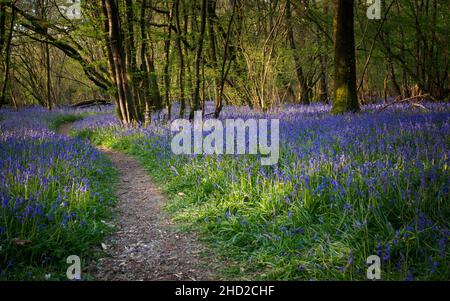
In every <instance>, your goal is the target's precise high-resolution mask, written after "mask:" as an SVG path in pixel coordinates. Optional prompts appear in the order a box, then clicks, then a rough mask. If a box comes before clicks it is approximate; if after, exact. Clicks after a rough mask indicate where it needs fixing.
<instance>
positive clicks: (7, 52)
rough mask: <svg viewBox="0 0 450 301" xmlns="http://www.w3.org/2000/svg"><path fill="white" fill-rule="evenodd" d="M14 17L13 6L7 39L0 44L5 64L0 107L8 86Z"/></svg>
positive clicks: (3, 101) (3, 12)
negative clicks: (3, 51)
mask: <svg viewBox="0 0 450 301" xmlns="http://www.w3.org/2000/svg"><path fill="white" fill-rule="evenodd" d="M5 13H6V9H5V10H4V11H2V16H3V14H5ZM15 18H16V11H15V9H14V7H12V12H11V22H10V26H9V33H8V37H7V40H6V45H1V46H2V48H1V50H3V48H5V60H4V62H5V66H4V74H3V78H2V90H1V95H0V108H1V107H2V105H3V104H4V103H5V98H6V89H7V87H8V81H9V69H10V64H11V41H12V36H13V31H14V22H15ZM5 22H6V21H5ZM2 26H3V25H2ZM2 30H4V29H2ZM2 34H5V33H2ZM2 43H4V42H2ZM1 54H2V53H0V55H1Z"/></svg>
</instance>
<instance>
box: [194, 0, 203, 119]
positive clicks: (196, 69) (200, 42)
mask: <svg viewBox="0 0 450 301" xmlns="http://www.w3.org/2000/svg"><path fill="white" fill-rule="evenodd" d="M205 29H206V0H202V6H201V23H200V32H199V36H198V40H197V49H196V53H195V61H194V78H195V79H194V99H193V101H192V102H193V106H192V108H191V113H190V119H193V118H194V112H195V111H198V110H199V109H200V82H201V75H200V68H201V62H202V53H203V39H204V37H205Z"/></svg>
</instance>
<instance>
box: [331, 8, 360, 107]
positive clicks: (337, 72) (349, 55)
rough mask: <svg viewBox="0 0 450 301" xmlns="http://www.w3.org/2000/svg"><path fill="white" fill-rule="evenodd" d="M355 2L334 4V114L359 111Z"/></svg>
mask: <svg viewBox="0 0 450 301" xmlns="http://www.w3.org/2000/svg"><path fill="white" fill-rule="evenodd" d="M353 3H354V0H333V4H334V22H333V32H334V65H335V66H334V68H335V69H334V99H333V113H335V114H340V113H345V112H356V111H358V110H359V103H358V97H357V94H356V62H355V36H354V27H353V18H354V16H353Z"/></svg>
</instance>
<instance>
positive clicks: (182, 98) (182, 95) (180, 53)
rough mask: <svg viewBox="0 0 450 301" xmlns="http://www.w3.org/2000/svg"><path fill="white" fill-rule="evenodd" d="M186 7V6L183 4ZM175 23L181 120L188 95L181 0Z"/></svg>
mask: <svg viewBox="0 0 450 301" xmlns="http://www.w3.org/2000/svg"><path fill="white" fill-rule="evenodd" d="M183 5H184V4H183ZM174 13H175V23H176V27H177V37H176V46H177V51H178V57H179V60H180V73H179V78H178V80H179V86H180V118H183V117H184V113H185V111H186V95H185V93H184V54H183V47H182V45H181V34H182V30H181V23H180V0H176V1H175V12H174Z"/></svg>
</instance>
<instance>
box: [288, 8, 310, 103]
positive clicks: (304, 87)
mask: <svg viewBox="0 0 450 301" xmlns="http://www.w3.org/2000/svg"><path fill="white" fill-rule="evenodd" d="M286 23H287V28H288V39H289V45H290V47H291V50H292V51H293V56H294V63H295V71H296V74H297V79H298V81H299V83H300V103H302V104H306V105H308V104H310V102H311V100H310V93H309V87H308V81H307V80H306V77H305V75H304V73H303V68H302V65H301V62H300V56H299V54H298V50H297V45H296V43H295V37H294V29H293V24H292V12H291V0H287V2H286Z"/></svg>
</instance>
